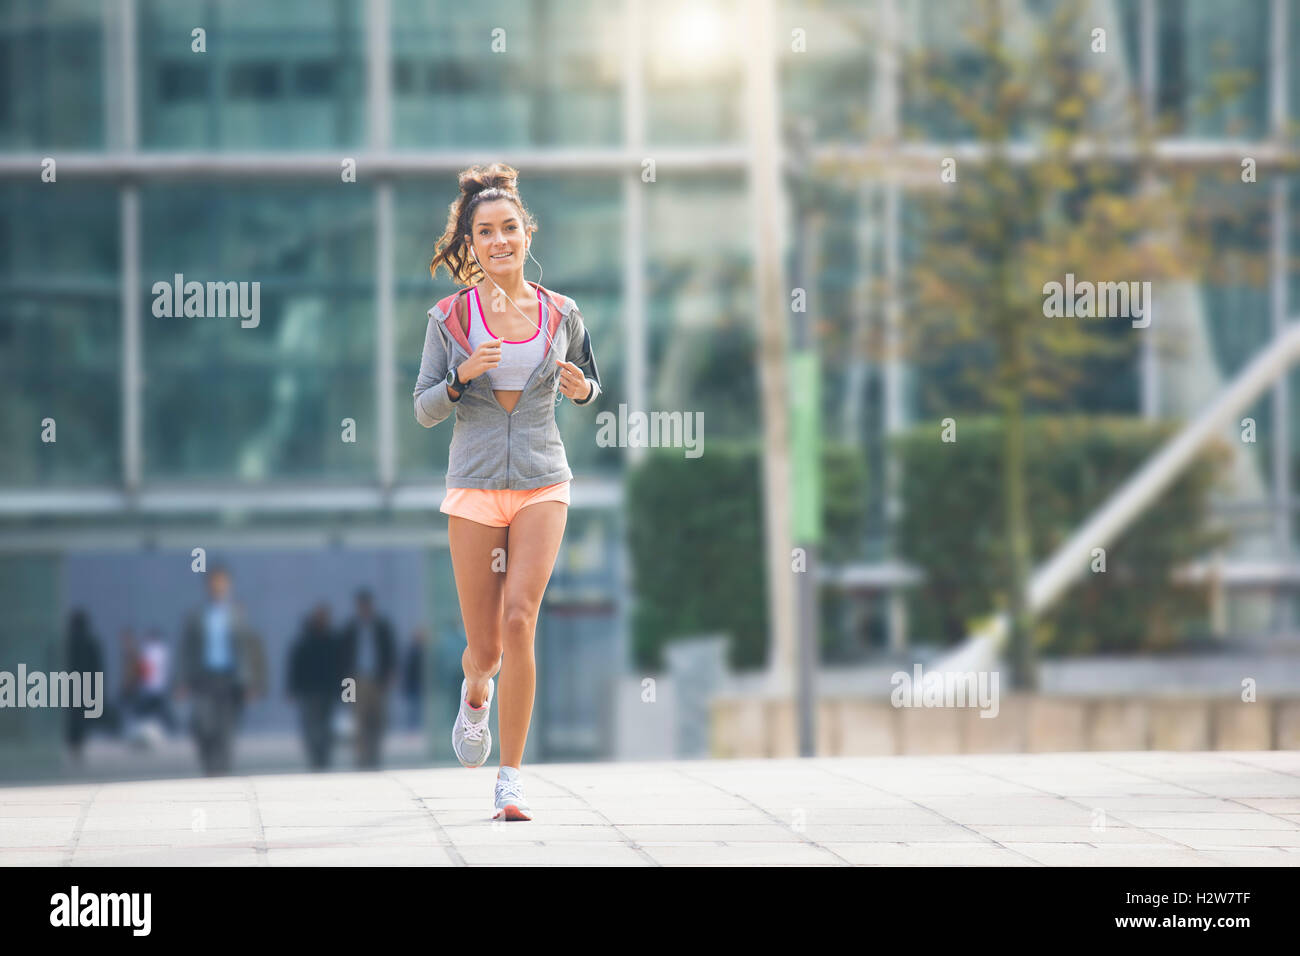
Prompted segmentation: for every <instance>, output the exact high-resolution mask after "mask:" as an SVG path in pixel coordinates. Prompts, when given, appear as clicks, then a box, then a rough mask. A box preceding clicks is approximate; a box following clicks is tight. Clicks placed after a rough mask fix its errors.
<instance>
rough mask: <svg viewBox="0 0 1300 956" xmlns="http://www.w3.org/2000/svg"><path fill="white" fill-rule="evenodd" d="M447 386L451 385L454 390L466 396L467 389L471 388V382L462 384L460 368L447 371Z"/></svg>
mask: <svg viewBox="0 0 1300 956" xmlns="http://www.w3.org/2000/svg"><path fill="white" fill-rule="evenodd" d="M447 384H448V385H450V386H451V387H452V388H454V389H455V390H456V391H458V392H460V393H461V394H462V395H464V394H465V389H467V388H469V382H462V381H461V380H460V367H459V366H456V367H454V368H450V369H448V370H447Z"/></svg>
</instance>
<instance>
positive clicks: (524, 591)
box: [497, 501, 569, 769]
mask: <svg viewBox="0 0 1300 956" xmlns="http://www.w3.org/2000/svg"><path fill="white" fill-rule="evenodd" d="M568 516H569V506H568V505H566V504H565V503H564V502H563V501H539V502H537V503H536V504H531V505H526V506H525V507H523V508H520V509H519V513H518V514H516V515H515V519H514V521H513V522H512V523H511V525H510V528H509V531H510V538H509V544H508V545H507V549H508V550H507V566H506V575H505V577H506V580H505V585H506V586H505V602H504V603H505V609H504V613H503V615H502V618H501V635H502V640H503V642H504V650H505V657H504V659H503V661H502V665H501V680H500V695H501V703H500V706H499V709H498V710H497V727H498V728H499V730H500V734H501V766H503V767H514V768H515V769H518V768H519V764H520V763H521V762H522V761H523V759H524V744H525V743H526V742H527V740H528V726H529V724H530V723H531V722H532V719H533V697H534V694H535V692H536V690H537V664H536V661H535V659H534V657H533V638H534V636H535V635H536V632H537V614H538V612H539V611H540V610H541V607H542V596H543V595H544V594H545V592H546V585H547V582H549V581H550V579H551V571H552V569H553V568H554V567H555V559H556V557H557V556H558V555H559V553H560V541H561V540H562V539H563V537H564V525H565V523H566V522H567V521H568Z"/></svg>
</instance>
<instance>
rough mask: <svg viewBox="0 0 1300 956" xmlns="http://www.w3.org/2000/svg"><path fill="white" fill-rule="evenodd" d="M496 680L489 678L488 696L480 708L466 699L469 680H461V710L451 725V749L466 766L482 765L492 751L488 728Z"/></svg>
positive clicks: (490, 734) (490, 735)
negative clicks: (473, 705)
mask: <svg viewBox="0 0 1300 956" xmlns="http://www.w3.org/2000/svg"><path fill="white" fill-rule="evenodd" d="M495 688H496V681H494V680H493V679H492V678H490V677H489V678H488V689H487V696H486V697H484V698H483V706H482V707H481V708H479V709H478V710H475V709H474V708H472V707H470V705H469V702H468V701H467V700H466V699H465V694H466V693H467V692H468V691H469V681H468V680H462V681H461V682H460V712H459V713H458V714H457V715H456V722H455V723H454V724H452V727H451V749H452V750H454V751H455V752H456V759H457V760H459V761H460V762H461V763H462V764H464V765H465V766H466V767H471V768H473V767H481V766H483V762H484V761H486V760H487V758H488V754H490V753H491V752H492V731H490V730H488V712H489V711H491V709H492V693H493V691H494V689H495Z"/></svg>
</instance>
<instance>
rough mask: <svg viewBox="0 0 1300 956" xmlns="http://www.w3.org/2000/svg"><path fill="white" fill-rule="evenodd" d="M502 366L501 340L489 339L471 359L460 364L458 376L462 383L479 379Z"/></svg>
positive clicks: (476, 350)
mask: <svg viewBox="0 0 1300 956" xmlns="http://www.w3.org/2000/svg"><path fill="white" fill-rule="evenodd" d="M500 364H501V340H500V339H489V340H488V341H486V342H484V343H483V344H482V345H480V346H479V347H478V348H476V349H475V350H474V354H472V355H471V356H470V357H469V358H467V359H465V361H463V362H461V363H460V366H459V369H458V371H457V373H456V374H457V375H459V376H460V380H461V381H462V382H468V381H469V380H470V379H472V378H478V377H479V376H480V375H482V374H483V373H484V372H486V371H487V370H488V369H491V368H496V367H497V366H498V365H500Z"/></svg>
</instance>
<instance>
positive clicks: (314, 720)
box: [288, 603, 342, 770]
mask: <svg viewBox="0 0 1300 956" xmlns="http://www.w3.org/2000/svg"><path fill="white" fill-rule="evenodd" d="M329 613H330V612H329V607H328V606H327V605H325V604H324V603H321V604H318V605H317V606H316V607H315V608H314V609H313V610H312V612H311V614H310V615H309V616H308V617H307V619H306V620H304V621H303V624H302V630H301V631H300V632H299V634H298V637H297V639H296V640H295V641H294V642H293V645H292V646H291V647H290V648H289V666H288V685H289V687H288V690H289V696H290V697H292V698H293V699H294V700H295V701H296V702H297V704H298V716H299V722H300V725H301V728H302V740H303V746H304V747H305V748H306V750H307V764H308V766H310V767H311V768H312V769H313V770H324V769H326V768H328V767H329V765H330V760H331V757H332V755H333V750H334V725H333V718H334V704H335V702H336V701H338V699H339V696H340V683H341V681H342V676H341V668H340V667H339V648H338V640H337V638H336V637H335V636H334V632H333V630H332V629H331V628H330V618H329Z"/></svg>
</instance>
